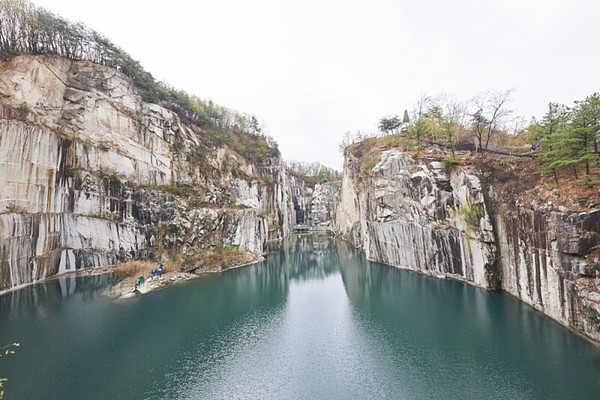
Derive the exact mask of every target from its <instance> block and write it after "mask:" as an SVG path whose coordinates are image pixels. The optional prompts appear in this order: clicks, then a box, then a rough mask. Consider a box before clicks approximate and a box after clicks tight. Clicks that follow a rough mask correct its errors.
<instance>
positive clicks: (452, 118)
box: [434, 94, 467, 158]
mask: <svg viewBox="0 0 600 400" xmlns="http://www.w3.org/2000/svg"><path fill="white" fill-rule="evenodd" d="M434 103H435V108H436V109H437V110H439V121H440V127H441V130H442V137H443V139H444V141H445V142H446V143H445V144H446V145H447V146H449V147H450V150H451V151H452V158H454V138H455V136H456V134H457V133H458V131H459V129H460V128H461V127H462V126H464V123H465V117H466V114H467V111H466V110H467V108H466V106H465V104H464V103H463V102H461V101H459V100H457V99H456V98H455V97H454V96H451V95H448V94H441V95H439V96H437V97H436V98H435V99H434Z"/></svg>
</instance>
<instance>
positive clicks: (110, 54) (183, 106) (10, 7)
mask: <svg viewBox="0 0 600 400" xmlns="http://www.w3.org/2000/svg"><path fill="white" fill-rule="evenodd" d="M19 54H40V55H42V54H44V55H56V56H61V57H66V58H69V59H72V60H84V61H91V62H93V63H97V64H101V65H106V66H109V67H112V68H114V69H116V70H118V71H120V72H121V73H123V74H125V75H126V76H128V77H129V78H131V79H132V81H133V82H134V84H135V86H136V87H137V89H138V90H139V93H140V95H141V96H142V99H143V100H144V101H145V102H148V103H156V104H160V105H161V106H162V107H165V108H166V109H169V110H171V111H173V112H175V113H176V114H177V115H178V116H179V117H180V118H181V120H182V121H183V122H186V123H189V124H192V125H195V126H197V127H199V128H201V129H202V130H203V131H204V132H205V133H206V134H207V136H208V137H209V139H210V140H212V141H214V142H215V143H216V144H226V145H228V146H229V147H231V148H233V149H234V150H235V151H236V152H238V153H239V154H241V155H242V156H244V157H245V158H246V159H248V160H249V161H252V162H255V163H258V164H260V163H262V162H263V161H264V160H265V159H267V158H270V157H276V156H279V154H280V153H279V149H278V146H277V143H276V142H275V141H274V140H273V138H272V137H270V136H267V135H265V134H264V132H263V129H262V128H261V126H260V124H259V123H258V120H257V118H256V117H255V116H253V115H247V114H242V113H239V112H237V111H234V110H231V109H228V108H226V107H222V106H219V105H217V104H214V103H213V102H212V101H210V100H208V101H205V100H202V99H200V98H198V97H196V96H194V95H190V94H188V93H186V92H184V91H182V90H177V89H175V88H172V87H169V86H168V85H166V84H165V83H163V82H158V81H156V80H155V79H154V77H153V76H152V74H150V73H149V72H148V71H146V70H145V69H144V68H143V67H142V66H141V65H140V63H139V62H138V61H136V60H134V59H133V58H132V57H131V56H130V55H129V54H127V53H126V52H125V51H123V50H122V49H121V48H119V47H118V46H116V45H115V44H113V43H112V42H111V41H110V40H108V39H107V38H105V37H103V36H102V35H100V34H99V33H98V32H96V31H94V30H92V29H89V28H87V27H86V26H85V25H83V24H81V23H73V22H70V21H68V20H66V19H63V18H61V17H60V16H57V15H55V14H53V13H51V12H50V11H47V10H45V9H43V8H40V7H37V6H35V5H34V4H32V3H31V2H29V1H27V0H0V56H2V57H4V58H7V57H12V56H15V55H19Z"/></svg>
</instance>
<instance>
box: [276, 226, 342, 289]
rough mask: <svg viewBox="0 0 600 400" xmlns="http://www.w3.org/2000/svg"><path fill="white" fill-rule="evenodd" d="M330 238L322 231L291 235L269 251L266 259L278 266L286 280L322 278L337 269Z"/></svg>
mask: <svg viewBox="0 0 600 400" xmlns="http://www.w3.org/2000/svg"><path fill="white" fill-rule="evenodd" d="M334 242H335V239H334V238H333V237H332V236H331V235H329V234H327V233H326V232H315V233H314V234H298V235H293V236H291V237H289V238H287V239H286V240H285V241H284V242H283V244H282V245H280V246H278V248H277V249H276V251H274V252H272V253H269V254H268V255H267V260H266V262H267V263H268V264H269V265H272V266H278V267H279V268H280V269H282V270H283V271H282V272H283V273H284V274H285V277H286V280H296V281H303V280H314V279H323V278H325V277H327V276H329V275H331V274H333V273H335V272H337V271H338V262H339V257H338V254H337V252H336V246H335V245H334Z"/></svg>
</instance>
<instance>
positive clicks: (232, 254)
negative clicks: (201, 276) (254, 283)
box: [181, 246, 260, 273]
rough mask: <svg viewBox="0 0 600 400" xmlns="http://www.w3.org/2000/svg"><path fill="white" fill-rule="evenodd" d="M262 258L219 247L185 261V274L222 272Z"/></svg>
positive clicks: (229, 247)
mask: <svg viewBox="0 0 600 400" xmlns="http://www.w3.org/2000/svg"><path fill="white" fill-rule="evenodd" d="M259 258H260V257H259V256H257V255H256V254H254V253H250V252H247V251H241V250H238V249H236V248H235V247H232V246H217V247H213V248H210V249H204V250H202V251H201V252H200V253H197V254H195V255H189V256H187V257H186V259H185V260H184V261H183V263H182V264H183V265H182V267H181V270H182V271H184V272H196V273H198V272H207V271H222V270H225V269H229V268H232V267H236V266H239V265H243V264H247V263H250V262H253V261H257V260H258V259H259Z"/></svg>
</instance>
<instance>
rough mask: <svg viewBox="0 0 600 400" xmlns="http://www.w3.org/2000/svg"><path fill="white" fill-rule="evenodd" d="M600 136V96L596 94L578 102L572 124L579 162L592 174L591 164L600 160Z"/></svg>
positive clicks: (586, 171) (587, 172)
mask: <svg viewBox="0 0 600 400" xmlns="http://www.w3.org/2000/svg"><path fill="white" fill-rule="evenodd" d="M599 134H600V94H598V93H594V94H592V95H591V96H588V97H587V98H586V99H585V100H583V101H576V102H575V108H574V116H573V122H572V135H573V137H574V138H575V139H576V140H577V154H576V157H577V161H578V162H580V163H584V164H585V173H586V174H588V175H589V174H590V162H592V161H594V160H597V159H598V156H599V154H598V139H599V138H598V135H599Z"/></svg>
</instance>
